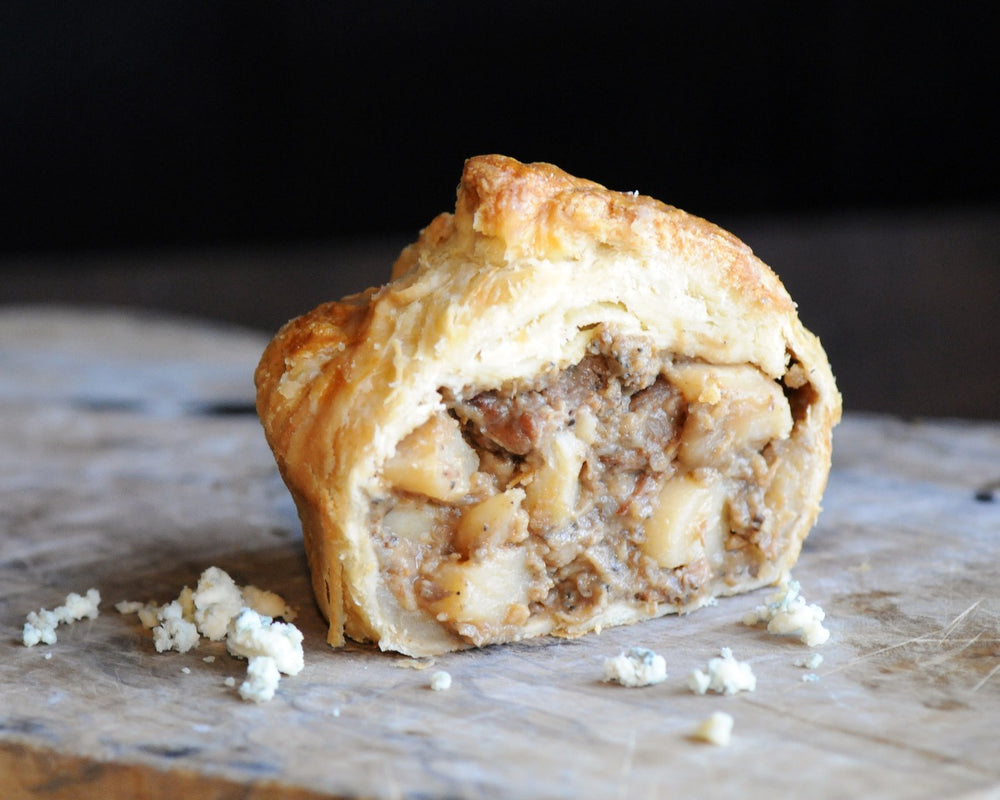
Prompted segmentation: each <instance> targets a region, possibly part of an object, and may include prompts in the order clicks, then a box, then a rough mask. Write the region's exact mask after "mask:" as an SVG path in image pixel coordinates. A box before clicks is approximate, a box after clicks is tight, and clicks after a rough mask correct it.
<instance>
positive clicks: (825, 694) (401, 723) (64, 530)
mask: <svg viewBox="0 0 1000 800" xmlns="http://www.w3.org/2000/svg"><path fill="white" fill-rule="evenodd" d="M264 344H265V341H264V339H263V338H262V337H261V336H259V335H257V334H251V333H246V332H243V331H238V330H230V329H220V328H216V327H211V326H207V325H204V324H195V323H190V322H183V321H180V320H176V319H174V320H164V319H157V318H152V317H146V316H133V315H128V314H121V313H117V314H100V315H99V314H91V313H84V312H79V311H67V310H65V309H21V310H19V309H6V310H2V311H0V412H2V413H0V436H2V441H3V451H2V452H3V455H2V457H0V524H2V534H0V536H2V538H0V612H2V613H0V796H2V797H4V798H10V797H15V798H16V797H44V798H70V797H72V798H89V797H95V798H96V797H108V796H114V795H115V794H116V793H117V794H118V795H120V796H130V797H142V798H159V797H172V796H198V797H218V798H222V797H303V798H305V797H328V796H329V797H343V798H354V797H376V798H423V797H454V798H458V797H470V798H472V797H476V798H492V797H515V796H516V797H525V796H531V797H575V798H580V797H600V798H626V797H627V798H647V797H648V798H660V797H666V796H681V795H688V796H698V797H734V796H738V797H749V798H758V797H760V798H763V797H768V798H772V797H812V798H834V797H859V796H865V797H907V798H915V797H927V798H931V797H942V796H948V797H985V796H991V797H995V796H997V795H1000V744H998V741H1000V740H998V738H997V735H996V728H997V724H998V722H1000V589H998V587H1000V559H998V555H1000V491H998V492H996V493H995V494H994V495H991V494H990V493H989V491H986V487H987V486H988V485H989V484H990V483H991V482H994V481H997V480H998V479H1000V424H982V423H980V424H963V423H958V422H944V421H940V422H928V421H920V422H902V421H899V420H895V419H890V418H886V417H877V416H870V417H869V416H852V415H848V416H847V419H846V420H845V422H844V423H843V424H842V426H841V427H840V428H839V429H838V432H837V437H836V448H835V449H836V453H835V469H834V472H833V474H832V476H831V480H830V486H829V490H828V492H827V495H826V499H825V502H824V506H825V510H824V513H823V515H822V517H821V520H820V523H819V526H818V527H817V529H816V530H815V531H814V533H813V535H812V536H811V537H810V538H809V540H808V541H807V544H806V547H805V550H804V552H803V555H802V558H801V560H800V562H799V564H798V566H797V567H796V569H795V573H794V574H795V577H796V578H797V579H798V580H800V581H801V583H802V586H803V592H804V594H805V595H806V597H807V598H808V599H809V600H810V601H812V602H816V603H819V604H820V605H821V606H823V607H824V609H825V610H826V612H827V615H828V626H829V627H830V629H831V631H832V638H831V641H830V642H829V643H828V644H826V645H824V646H823V647H822V648H820V650H819V652H821V653H822V655H823V656H824V659H825V660H824V662H823V664H822V665H821V666H820V667H819V668H818V669H817V670H816V674H817V675H818V678H819V679H818V680H817V681H815V682H804V681H803V679H802V677H803V674H804V670H803V669H802V668H801V667H797V666H795V663H794V662H795V661H796V660H798V659H800V658H802V657H803V656H805V655H807V654H808V652H809V651H808V650H807V649H806V648H805V647H804V646H803V645H801V644H799V643H798V642H796V641H789V640H786V639H781V638H776V637H773V636H769V635H768V634H766V633H765V632H764V631H762V630H759V629H754V628H748V627H746V626H744V625H742V624H740V618H741V616H742V614H743V612H744V611H746V610H748V609H750V608H752V607H753V606H755V605H756V604H757V603H759V602H762V600H763V598H764V596H765V594H766V593H765V592H758V593H755V594H753V595H750V596H743V597H737V598H732V599H729V600H725V601H722V602H720V603H719V604H718V605H717V606H715V607H712V608H706V609H703V610H701V611H698V612H696V613H695V614H692V615H690V616H687V617H684V618H676V617H671V618H665V619H662V620H657V621H654V622H649V623H645V624H642V625H638V626H632V627H628V628H621V629H615V630H608V631H605V632H604V633H602V634H600V635H595V636H589V637H585V638H582V639H577V640H573V641H562V640H551V639H545V640H541V641H537V642H530V643H524V644H518V645H510V646H504V647H495V648H490V649H487V650H482V651H473V652H464V653H456V654H453V655H449V656H444V657H439V658H438V659H436V661H435V662H434V664H433V668H434V669H445V670H447V671H448V672H450V673H451V675H452V676H453V679H454V684H453V686H452V688H451V689H450V690H449V691H446V692H433V691H431V690H430V689H429V688H428V679H429V675H430V671H428V669H427V668H426V667H427V666H428V664H427V663H426V662H416V663H414V662H411V661H408V660H406V659H403V658H401V657H397V656H394V655H388V654H382V653H379V652H377V651H375V650H373V649H371V648H367V647H362V646H350V647H348V648H346V649H343V650H339V651H337V650H332V649H330V648H329V647H327V646H326V645H325V644H324V624H323V622H322V620H321V619H320V617H319V615H318V614H317V612H316V610H315V607H314V605H313V604H312V600H311V596H310V591H309V585H308V579H307V574H306V565H305V562H304V557H303V555H302V551H301V540H300V532H299V528H298V523H297V520H296V518H295V514H294V510H293V508H292V506H291V503H290V501H289V499H288V497H287V496H286V493H285V491H284V489H283V487H282V485H281V483H280V481H279V479H278V476H277V474H276V470H275V468H274V466H273V462H272V459H271V455H270V453H269V451H268V449H267V447H266V445H265V443H264V441H263V436H262V434H261V431H260V428H259V425H258V423H257V420H256V418H255V416H254V415H253V414H252V413H251V403H252V385H251V375H252V370H253V367H254V365H255V363H256V359H257V357H258V355H259V353H260V351H261V349H262V348H263V346H264ZM977 490H978V492H979V497H978V499H977ZM991 497H993V499H992V500H990V498H991ZM210 565H217V566H220V567H222V568H224V569H226V570H227V571H229V572H230V573H231V574H232V575H233V576H234V577H235V578H236V579H237V580H238V581H240V582H241V583H254V584H256V585H258V586H262V587H265V588H269V589H273V590H275V591H277V592H279V593H281V594H283V595H284V596H285V597H287V598H288V599H289V600H290V601H291V602H292V603H293V604H294V605H296V606H298V607H299V609H300V616H299V618H298V619H297V620H296V624H298V625H299V627H300V628H301V629H302V631H303V632H304V634H305V650H306V667H305V669H304V670H303V671H302V672H301V673H300V674H299V675H298V676H296V677H293V678H285V679H283V680H282V682H281V685H280V688H279V690H278V694H277V696H276V697H275V699H274V700H273V701H271V702H270V703H266V704H261V705H255V704H250V703H246V702H243V701H242V700H240V698H239V697H238V696H237V695H236V693H235V690H234V689H233V688H230V687H227V686H226V685H225V679H226V678H227V677H229V676H232V677H236V678H237V679H240V678H241V676H242V673H243V670H244V666H245V662H240V661H236V660H234V659H232V658H230V657H229V656H227V655H226V654H225V653H224V650H223V649H222V648H221V647H220V646H218V645H213V644H210V643H206V644H203V645H202V646H201V647H199V648H198V649H197V650H195V651H192V652H190V653H187V654H183V655H182V654H177V653H170V654H157V653H156V652H155V650H154V648H153V645H152V641H151V638H150V635H149V633H148V632H147V631H145V630H144V629H143V628H142V627H141V626H140V625H139V624H138V623H137V621H136V619H135V617H134V616H122V615H120V614H118V613H117V612H116V611H115V610H114V604H115V603H116V602H117V601H119V600H124V599H130V600H147V599H156V600H158V601H161V602H165V601H167V600H170V599H172V598H174V597H175V596H176V595H177V593H178V591H179V590H180V588H181V587H182V586H183V585H185V584H188V585H193V583H194V582H195V581H196V580H197V578H198V575H199V574H200V572H201V571H202V570H203V569H204V568H205V567H207V566H210ZM90 587H96V588H98V589H99V590H100V592H101V595H102V598H103V603H102V613H101V615H100V616H99V617H98V618H97V619H96V620H93V621H82V622H78V623H76V624H74V625H71V626H63V627H60V628H59V631H58V635H59V640H58V642H57V643H56V644H55V645H52V646H45V645H39V646H37V647H33V648H26V647H24V646H23V645H21V644H20V635H21V626H22V624H23V622H24V619H25V615H26V614H27V613H28V612H29V611H32V610H35V609H37V608H40V607H45V608H52V607H54V606H55V605H57V604H58V603H60V602H61V601H62V600H63V598H64V597H65V596H66V594H67V593H68V592H70V591H76V592H83V591H85V590H86V589H88V588H90ZM632 645H644V646H647V647H651V648H653V649H655V650H657V651H658V652H660V653H662V654H663V655H664V656H665V658H666V660H667V666H668V673H669V678H668V679H667V681H666V682H665V683H663V684H660V685H658V686H654V687H647V688H643V689H624V688H622V687H618V686H614V685H609V684H605V683H602V682H601V679H600V678H601V668H602V662H603V659H604V658H605V657H607V656H609V655H614V654H616V653H617V652H619V651H620V650H621V649H623V648H626V647H629V646H632ZM722 646H728V647H731V648H732V650H733V652H734V654H735V655H736V656H737V657H738V658H740V659H742V660H746V661H749V662H750V663H751V664H752V666H753V670H754V672H755V673H756V675H757V679H758V686H757V690H756V691H755V692H753V693H744V694H739V695H735V696H731V697H717V696H704V697H702V696H696V695H693V694H691V693H690V692H689V691H688V690H687V688H686V686H685V683H686V677H687V675H688V673H690V671H691V670H692V669H694V668H696V667H700V666H703V665H704V664H705V662H706V661H707V659H708V658H710V657H712V656H714V655H716V654H717V653H718V650H719V648H720V647H722ZM209 655H214V656H216V658H215V660H214V661H212V662H211V663H208V662H206V661H205V660H204V657H205V656H209ZM412 667H423V669H420V668H412ZM715 710H724V711H727V712H729V713H730V714H732V716H733V717H734V718H735V729H734V737H733V741H732V743H731V744H730V745H729V746H728V747H725V748H719V747H713V746H710V745H704V744H699V743H697V742H695V741H692V740H691V739H690V738H689V734H690V733H691V731H692V730H693V728H694V727H695V726H696V725H697V724H698V723H699V722H700V721H701V720H702V719H704V718H705V717H706V716H707V715H708V714H710V713H711V712H712V711H715Z"/></svg>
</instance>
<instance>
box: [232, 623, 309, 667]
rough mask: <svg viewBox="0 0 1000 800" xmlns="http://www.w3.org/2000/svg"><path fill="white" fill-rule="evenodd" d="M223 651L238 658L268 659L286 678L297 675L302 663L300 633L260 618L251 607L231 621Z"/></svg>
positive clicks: (292, 627) (284, 625)
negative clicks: (267, 657) (259, 657)
mask: <svg viewBox="0 0 1000 800" xmlns="http://www.w3.org/2000/svg"><path fill="white" fill-rule="evenodd" d="M226 649H227V650H228V651H229V652H230V654H231V655H234V656H237V657H239V658H246V659H250V658H253V657H254V656H269V657H270V658H271V659H273V660H274V663H275V666H276V668H277V669H278V671H279V672H283V673H284V674H285V675H298V674H299V672H301V671H302V667H303V664H304V658H303V652H302V631H300V630H299V629H298V628H296V627H295V626H294V625H291V624H289V623H287V622H275V621H274V620H272V619H271V618H270V617H263V616H261V615H260V614H258V613H257V612H256V611H254V610H253V609H252V608H243V609H242V610H241V611H240V613H239V614H237V615H236V616H235V617H233V619H232V620H231V621H230V623H229V629H228V633H227V635H226Z"/></svg>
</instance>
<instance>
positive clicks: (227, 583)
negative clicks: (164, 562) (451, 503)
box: [185, 567, 244, 642]
mask: <svg viewBox="0 0 1000 800" xmlns="http://www.w3.org/2000/svg"><path fill="white" fill-rule="evenodd" d="M185 588H186V587H185ZM192 600H193V602H194V621H195V624H196V625H197V626H198V630H199V631H200V632H201V635H202V636H204V637H205V638H206V639H211V640H212V641H213V642H220V641H222V640H223V639H225V638H226V632H227V631H228V630H229V621H230V620H231V619H232V618H233V617H235V616H236V615H237V614H239V613H240V609H241V608H243V605H244V603H243V593H242V592H241V591H240V587H239V586H237V585H236V581H234V580H233V579H232V578H231V577H230V576H229V573H227V572H225V571H224V570H221V569H219V568H218V567H209V568H208V569H206V570H205V571H204V572H203V573H202V574H201V577H200V578H199V579H198V587H197V588H196V589H195V590H194V593H193V595H192Z"/></svg>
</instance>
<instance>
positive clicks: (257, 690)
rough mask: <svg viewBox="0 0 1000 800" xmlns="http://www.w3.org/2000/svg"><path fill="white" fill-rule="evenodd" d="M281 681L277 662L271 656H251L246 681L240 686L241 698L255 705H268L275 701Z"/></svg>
mask: <svg viewBox="0 0 1000 800" xmlns="http://www.w3.org/2000/svg"><path fill="white" fill-rule="evenodd" d="M280 680H281V673H280V672H279V670H278V665H277V662H275V660H274V659H273V658H271V656H251V657H250V660H249V662H248V663H247V674H246V679H245V680H244V681H243V683H241V684H240V688H239V693H240V697H242V698H243V699H244V700H249V701H251V702H254V703H266V702H268V701H270V700H272V699H274V692H275V690H276V689H277V688H278V682H279V681H280ZM234 683H235V681H234Z"/></svg>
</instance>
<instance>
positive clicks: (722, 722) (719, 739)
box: [691, 711, 733, 747]
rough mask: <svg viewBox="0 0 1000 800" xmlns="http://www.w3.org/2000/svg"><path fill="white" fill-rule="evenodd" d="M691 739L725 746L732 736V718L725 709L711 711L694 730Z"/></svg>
mask: <svg viewBox="0 0 1000 800" xmlns="http://www.w3.org/2000/svg"><path fill="white" fill-rule="evenodd" d="M691 738H692V739H697V740H698V741H702V742H708V743H709V744H714V745H718V746H720V747H725V746H726V745H727V744H729V742H730V741H731V740H732V738H733V718H732V715H730V714H727V713H726V712H725V711H713V712H712V714H711V715H710V716H708V717H707V718H706V719H705V720H704V721H703V722H702V723H701V724H700V725H699V726H698V727H697V728H695V729H694V731H693V732H692V733H691Z"/></svg>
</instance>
